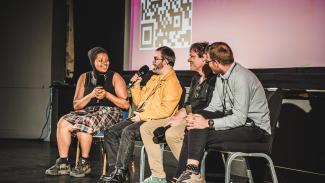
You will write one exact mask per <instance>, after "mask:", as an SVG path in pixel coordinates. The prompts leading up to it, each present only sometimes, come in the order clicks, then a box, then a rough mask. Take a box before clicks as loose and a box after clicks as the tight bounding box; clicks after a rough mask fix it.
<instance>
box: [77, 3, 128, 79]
mask: <svg viewBox="0 0 325 183" xmlns="http://www.w3.org/2000/svg"><path fill="white" fill-rule="evenodd" d="M74 3H75V4H74V33H75V64H74V66H75V72H74V76H73V80H72V82H73V83H76V82H77V80H78V78H79V76H80V75H81V74H82V73H84V72H86V71H89V70H90V69H91V66H90V64H89V60H88V56H87V52H88V50H89V49H91V48H93V47H95V46H101V47H103V48H105V49H107V51H108V54H109V57H110V68H111V69H112V70H114V71H117V72H122V70H123V49H124V10H125V3H124V0H82V1H74Z"/></svg>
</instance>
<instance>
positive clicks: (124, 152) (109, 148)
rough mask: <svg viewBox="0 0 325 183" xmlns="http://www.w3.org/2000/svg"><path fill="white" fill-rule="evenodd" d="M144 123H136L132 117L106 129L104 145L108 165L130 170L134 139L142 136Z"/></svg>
mask: <svg viewBox="0 0 325 183" xmlns="http://www.w3.org/2000/svg"><path fill="white" fill-rule="evenodd" d="M142 123H143V122H137V123H134V122H132V121H131V120H130V119H125V120H123V121H121V122H119V123H117V124H116V125H114V126H112V127H111V128H109V129H107V130H106V131H105V134H104V146H105V150H106V156H107V163H108V166H110V167H112V166H115V167H116V168H118V169H123V170H128V167H129V163H130V162H131V159H132V154H133V150H134V141H135V139H137V138H139V137H140V126H141V124H142Z"/></svg>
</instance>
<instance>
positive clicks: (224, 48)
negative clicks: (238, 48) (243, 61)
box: [207, 42, 234, 65]
mask: <svg viewBox="0 0 325 183" xmlns="http://www.w3.org/2000/svg"><path fill="white" fill-rule="evenodd" d="M207 53H208V54H209V55H210V58H211V60H217V61H219V62H220V63H221V64H222V65H227V64H232V63H233V62H234V56H233V53H232V50H231V48H230V47H229V45H228V44H227V43H224V42H215V43H212V44H211V45H209V46H208V47H207Z"/></svg>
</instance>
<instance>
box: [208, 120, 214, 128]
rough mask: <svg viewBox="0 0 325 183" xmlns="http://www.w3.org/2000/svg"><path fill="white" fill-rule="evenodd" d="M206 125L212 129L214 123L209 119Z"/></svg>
mask: <svg viewBox="0 0 325 183" xmlns="http://www.w3.org/2000/svg"><path fill="white" fill-rule="evenodd" d="M208 124H209V128H214V121H213V119H209V121H208Z"/></svg>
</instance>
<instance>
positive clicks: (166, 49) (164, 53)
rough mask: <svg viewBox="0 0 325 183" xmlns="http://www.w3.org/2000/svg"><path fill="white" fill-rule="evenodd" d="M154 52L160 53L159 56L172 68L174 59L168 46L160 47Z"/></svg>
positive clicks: (173, 54)
mask: <svg viewBox="0 0 325 183" xmlns="http://www.w3.org/2000/svg"><path fill="white" fill-rule="evenodd" d="M156 51H160V52H161V56H162V57H163V58H164V59H166V60H167V61H168V65H170V66H172V67H173V66H174V64H175V60H176V57H175V53H174V51H173V50H172V49H171V48H169V47H168V46H162V47H159V48H157V49H156Z"/></svg>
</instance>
